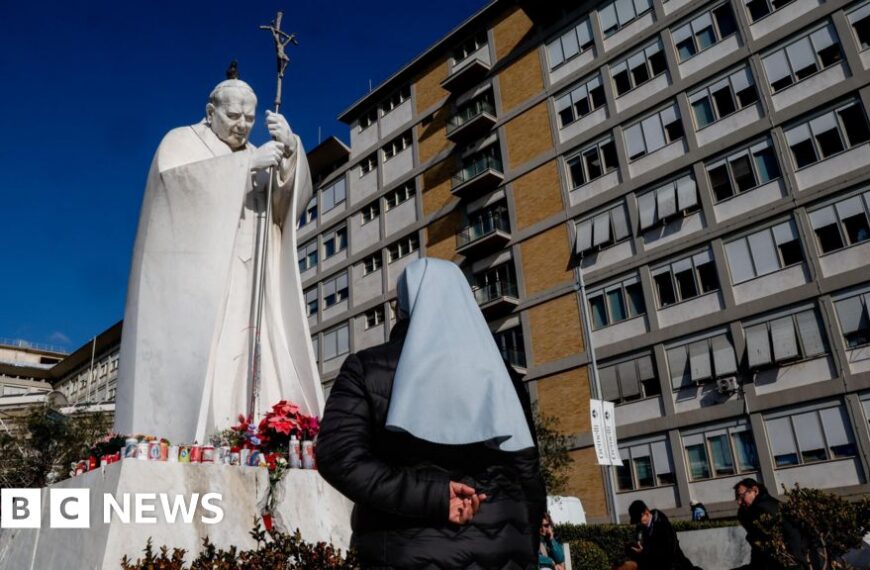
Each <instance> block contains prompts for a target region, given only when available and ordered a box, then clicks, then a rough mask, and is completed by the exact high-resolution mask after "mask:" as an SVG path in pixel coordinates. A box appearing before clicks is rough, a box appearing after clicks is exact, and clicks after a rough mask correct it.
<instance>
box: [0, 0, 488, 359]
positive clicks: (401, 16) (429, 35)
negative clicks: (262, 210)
mask: <svg viewBox="0 0 870 570" xmlns="http://www.w3.org/2000/svg"><path fill="white" fill-rule="evenodd" d="M484 4H485V1H484V0H439V1H438V2H437V3H436V2H405V3H401V2H400V3H396V2H387V1H380V0H378V1H368V2H351V1H349V0H342V1H340V2H329V1H320V2H315V1H313V0H299V1H296V2H289V1H288V2H275V1H271V0H269V1H260V2H247V3H245V2H235V3H231V2H226V1H224V0H215V1H210V2H201V1H176V2H168V1H165V0H151V1H144V0H132V1H126V2H123V1H122V2H119V1H117V0H114V1H107V0H87V1H79V2H70V1H69V0H67V1H64V2H61V1H55V0H51V1H48V2H32V1H30V2H28V1H23V2H16V1H11V2H3V3H2V5H0V77H2V79H0V84H2V88H0V110H2V118H3V120H2V124H3V125H5V127H6V133H7V135H8V136H6V137H3V138H2V142H0V243H2V244H3V245H2V248H0V252H2V253H0V337H5V338H12V339H24V340H28V341H31V342H37V343H50V344H54V345H59V346H61V347H64V348H66V349H74V348H76V347H78V346H79V345H81V344H83V343H84V342H86V341H87V340H88V339H89V338H90V337H91V336H93V335H94V334H97V333H99V332H101V331H102V330H104V329H105V328H107V327H109V326H111V325H112V324H114V323H115V322H116V321H118V320H119V319H121V317H122V316H123V307H124V298H125V294H126V288H127V273H128V271H129V265H130V255H131V250H132V245H133V238H134V234H135V231H136V223H137V219H138V213H139V205H140V202H141V199H142V192H143V190H144V185H145V178H146V175H147V172H148V167H149V164H150V162H151V157H152V155H153V153H154V150H155V149H156V148H157V144H158V143H159V142H160V139H161V137H162V136H163V134H164V133H165V132H166V131H168V130H169V129H171V128H173V127H176V126H180V125H184V124H190V123H194V122H197V121H198V120H199V119H200V118H201V117H202V113H203V109H204V106H205V102H206V98H207V96H208V93H209V91H210V90H211V88H212V87H213V86H214V84H215V83H216V82H217V81H219V80H221V79H222V78H223V73H224V70H225V69H226V67H227V64H228V63H229V61H230V60H231V59H237V60H238V61H239V68H240V72H241V75H242V78H243V79H245V80H246V81H248V82H249V83H250V84H251V85H252V86H253V87H254V89H255V91H256V92H257V93H258V95H259V98H260V109H258V113H259V115H260V117H259V119H260V120H259V121H258V124H257V125H256V126H255V130H254V133H253V135H252V140H253V142H254V143H256V144H260V143H262V142H263V141H264V140H265V138H266V135H265V129H263V125H262V123H263V121H262V113H263V111H264V109H265V106H264V105H265V104H267V103H268V102H270V101H271V100H272V98H273V97H274V89H275V82H274V69H275V64H274V52H273V48H272V40H271V36H270V35H269V34H268V33H267V32H264V31H260V30H259V29H258V26H259V25H260V24H266V23H268V22H269V21H270V20H271V19H272V18H273V17H274V14H275V11H276V10H277V9H279V8H280V9H283V10H284V11H285V17H284V26H283V27H284V29H285V30H287V31H288V32H296V34H297V37H298V39H299V43H300V45H299V46H297V47H294V46H291V47H290V48H289V54H290V57H291V60H292V61H291V64H290V67H289V69H288V72H287V77H286V79H285V82H284V103H283V108H282V110H283V111H284V113H285V115H286V116H287V118H288V120H289V121H290V124H291V125H292V127H293V129H294V130H295V131H296V132H297V133H299V135H300V136H301V137H302V140H303V142H304V144H305V146H306V147H308V148H313V147H314V146H315V145H316V144H317V140H318V139H317V136H318V127H320V128H321V130H322V134H323V137H324V138H326V137H327V136H329V135H337V136H339V137H340V138H341V139H343V140H345V141H347V128H346V126H345V125H343V124H342V123H339V122H338V121H337V120H336V116H337V115H338V114H339V113H340V112H341V111H343V110H345V109H346V108H347V107H349V106H350V105H351V104H352V103H353V102H355V101H356V100H357V99H359V98H360V97H361V96H362V95H364V94H365V93H366V92H367V91H368V86H369V80H371V82H372V84H373V85H377V84H378V83H380V82H381V81H383V80H384V79H386V78H387V77H389V76H390V75H391V74H392V73H393V72H395V71H396V70H397V69H398V68H399V67H401V66H402V65H404V64H405V63H407V62H409V61H410V60H411V59H413V57H414V56H415V55H417V54H419V53H420V52H421V51H423V50H424V49H426V48H427V47H428V46H430V45H431V44H432V43H434V42H435V41H436V40H438V39H440V38H441V37H442V36H444V35H445V34H446V33H447V32H448V31H449V30H451V29H452V28H454V27H455V26H456V25H458V24H459V23H461V22H462V21H463V20H464V19H465V18H467V17H468V16H470V15H471V14H473V13H474V12H475V11H476V10H478V9H479V8H480V7H482V6H483V5H484Z"/></svg>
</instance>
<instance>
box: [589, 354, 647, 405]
mask: <svg viewBox="0 0 870 570" xmlns="http://www.w3.org/2000/svg"><path fill="white" fill-rule="evenodd" d="M598 377H599V381H600V382H601V390H602V398H603V399H605V400H607V401H609V402H617V403H625V402H630V401H632V400H639V399H641V398H649V397H651V396H657V395H659V394H661V388H660V386H659V380H658V376H657V375H656V367H655V362H654V361H653V356H652V354H643V355H635V356H633V357H631V358H630V359H628V360H624V361H622V362H618V363H605V364H602V365H601V366H600V367H599V369H598Z"/></svg>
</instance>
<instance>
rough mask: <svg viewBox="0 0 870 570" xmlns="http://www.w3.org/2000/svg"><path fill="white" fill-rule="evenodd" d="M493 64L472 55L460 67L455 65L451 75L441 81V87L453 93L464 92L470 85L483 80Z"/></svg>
mask: <svg viewBox="0 0 870 570" xmlns="http://www.w3.org/2000/svg"><path fill="white" fill-rule="evenodd" d="M491 68H492V66H491V65H490V64H489V63H487V62H486V61H484V60H483V59H481V58H480V57H475V56H472V57H470V58H469V59H468V61H467V62H462V63H461V64H460V66H459V67H454V68H453V69H452V70H451V71H450V75H448V76H447V78H446V79H445V80H444V81H442V82H441V87H443V88H444V89H446V90H448V91H450V92H451V93H454V94H455V93H463V92H464V91H467V90H468V89H469V88H470V87H472V86H474V85H476V84H477V83H480V82H481V81H483V78H484V77H486V76H487V74H488V73H489V71H490V69H491Z"/></svg>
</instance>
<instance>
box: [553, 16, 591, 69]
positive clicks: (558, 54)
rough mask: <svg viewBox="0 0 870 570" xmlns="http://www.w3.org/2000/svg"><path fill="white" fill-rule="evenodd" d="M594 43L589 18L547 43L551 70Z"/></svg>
mask: <svg viewBox="0 0 870 570" xmlns="http://www.w3.org/2000/svg"><path fill="white" fill-rule="evenodd" d="M593 45H594V42H593V40H592V25H591V24H590V23H589V18H584V19H583V20H581V21H580V23H579V24H577V25H575V26H573V27H571V28H570V29H569V30H567V31H565V32H563V33H562V34H561V35H559V37H557V38H556V39H554V40H552V41H551V42H549V43H548V44H547V59H548V63H549V65H550V71H552V70H554V69H556V68H557V67H559V66H560V65H562V64H564V63H565V62H567V61H570V60H572V59H574V58H575V57H577V56H578V55H580V54H581V53H583V52H585V51H586V50H588V49H589V48H591V47H592V46H593Z"/></svg>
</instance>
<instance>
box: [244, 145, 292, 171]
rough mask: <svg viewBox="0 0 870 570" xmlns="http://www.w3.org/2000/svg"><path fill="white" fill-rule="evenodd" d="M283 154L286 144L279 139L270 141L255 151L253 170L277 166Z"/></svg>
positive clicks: (252, 162) (252, 161) (252, 163)
mask: <svg viewBox="0 0 870 570" xmlns="http://www.w3.org/2000/svg"><path fill="white" fill-rule="evenodd" d="M283 156H284V144H283V143H280V142H278V141H269V142H267V143H266V144H264V145H263V146H261V147H260V148H258V149H257V150H255V151H254V156H253V159H252V160H251V170H263V169H264V168H269V167H270V166H277V165H278V164H279V163H280V162H281V157H283Z"/></svg>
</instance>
